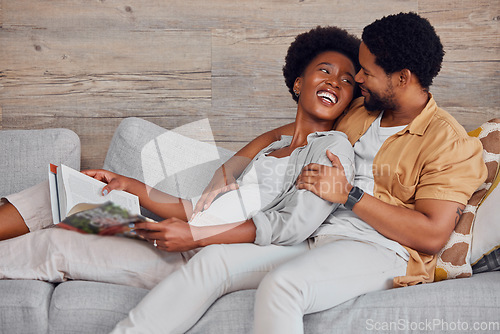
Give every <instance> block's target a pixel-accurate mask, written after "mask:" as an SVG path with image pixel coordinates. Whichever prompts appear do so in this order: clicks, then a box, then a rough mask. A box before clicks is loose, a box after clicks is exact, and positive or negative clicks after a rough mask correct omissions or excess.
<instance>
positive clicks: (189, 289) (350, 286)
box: [112, 238, 406, 334]
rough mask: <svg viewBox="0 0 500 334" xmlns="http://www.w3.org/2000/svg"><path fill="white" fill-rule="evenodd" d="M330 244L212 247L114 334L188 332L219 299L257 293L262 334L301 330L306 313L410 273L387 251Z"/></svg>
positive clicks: (174, 276) (347, 243)
mask: <svg viewBox="0 0 500 334" xmlns="http://www.w3.org/2000/svg"><path fill="white" fill-rule="evenodd" d="M330 241H331V242H329V243H326V244H324V245H322V246H321V247H318V248H313V249H310V248H309V245H308V243H307V242H303V243H301V244H299V245H296V246H275V245H271V246H257V245H253V244H233V245H212V246H208V247H206V248H204V249H203V250H201V251H200V252H199V253H198V254H196V255H195V256H194V257H193V258H192V259H191V260H190V261H189V262H188V264H187V265H185V266H183V267H182V268H181V269H179V270H177V271H176V272H174V273H173V274H172V275H170V276H168V277H167V278H166V279H164V280H163V281H162V282H161V283H160V284H158V285H157V286H156V287H155V288H154V289H153V290H151V291H150V293H149V294H148V295H147V296H146V297H145V298H144V299H143V300H142V301H141V302H140V303H139V305H137V307H136V308H134V309H133V310H132V311H131V312H130V314H129V317H128V318H126V319H125V320H123V321H121V322H120V323H119V324H118V325H117V326H116V328H115V330H114V331H113V332H112V333H114V334H117V333H184V332H186V331H187V330H188V329H189V328H190V327H191V326H193V325H194V324H195V323H196V322H197V321H198V319H200V318H201V317H202V316H203V314H204V313H205V312H206V310H207V309H208V308H209V307H210V305H212V303H213V302H215V300H217V298H219V297H221V296H222V295H224V294H227V293H229V292H232V291H236V290H243V289H254V288H258V290H257V298H256V304H255V324H254V331H255V333H259V334H262V333H273V334H275V333H287V334H288V333H302V332H303V324H302V318H303V315H304V314H308V313H312V312H318V311H321V310H325V309H328V308H330V307H333V306H335V305H338V304H340V303H342V302H344V301H346V300H348V299H351V298H353V297H355V296H358V295H361V294H364V293H367V292H370V291H375V290H383V289H388V288H390V287H391V286H392V279H393V278H394V277H395V276H400V275H403V274H405V272H406V261H405V260H403V259H402V258H401V257H399V256H398V255H397V254H396V253H394V252H393V251H391V250H388V249H387V248H384V247H382V246H379V245H376V244H372V243H366V242H362V241H356V240H346V239H341V238H339V239H333V238H332V239H331V240H330Z"/></svg>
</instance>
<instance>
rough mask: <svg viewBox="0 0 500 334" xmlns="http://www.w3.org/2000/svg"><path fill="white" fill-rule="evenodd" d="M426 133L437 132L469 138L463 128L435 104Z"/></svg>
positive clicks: (433, 133)
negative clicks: (434, 110)
mask: <svg viewBox="0 0 500 334" xmlns="http://www.w3.org/2000/svg"><path fill="white" fill-rule="evenodd" d="M426 133H428V135H431V136H432V135H435V134H437V133H446V134H447V135H448V136H450V137H454V138H457V139H459V138H462V139H463V138H469V135H468V134H467V131H466V130H465V128H464V127H463V126H462V125H461V124H460V123H459V122H458V121H457V119H456V118H455V117H453V116H452V115H451V114H450V113H449V112H447V111H446V110H444V109H442V108H440V107H438V106H436V112H435V113H434V115H433V117H432V118H431V120H430V122H429V126H428V128H427V131H426Z"/></svg>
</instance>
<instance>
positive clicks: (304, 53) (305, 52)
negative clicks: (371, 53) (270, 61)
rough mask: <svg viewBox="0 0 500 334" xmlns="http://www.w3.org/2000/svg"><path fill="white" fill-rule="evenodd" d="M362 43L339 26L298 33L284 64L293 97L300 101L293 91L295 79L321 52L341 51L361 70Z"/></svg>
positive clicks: (288, 85)
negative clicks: (360, 54) (360, 50)
mask: <svg viewBox="0 0 500 334" xmlns="http://www.w3.org/2000/svg"><path fill="white" fill-rule="evenodd" d="M360 44H361V41H360V40H359V38H357V37H356V36H354V35H351V34H349V33H348V32H347V31H346V30H343V29H340V28H338V27H331V26H326V27H321V26H318V27H316V28H314V29H311V30H309V31H308V32H305V33H302V34H300V35H298V36H297V37H296V38H295V41H293V42H292V44H291V45H290V47H289V48H288V52H287V54H286V57H285V65H284V66H283V76H284V77H285V83H286V85H287V87H288V90H289V91H290V94H292V97H293V99H294V100H295V101H298V97H296V96H295V94H294V92H293V85H294V83H295V79H297V78H298V77H300V76H302V74H303V73H304V70H305V69H306V67H307V65H309V63H310V62H311V61H312V60H313V59H314V58H315V57H316V56H318V55H319V54H320V53H323V52H326V51H335V52H339V53H341V54H343V55H344V56H346V57H347V58H349V59H350V60H351V61H352V63H353V64H354V68H355V70H356V72H357V71H359V68H360V66H359V59H358V54H359V45H360Z"/></svg>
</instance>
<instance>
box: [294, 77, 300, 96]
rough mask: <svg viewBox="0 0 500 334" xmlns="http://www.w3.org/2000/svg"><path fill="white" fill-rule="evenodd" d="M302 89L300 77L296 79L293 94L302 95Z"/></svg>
mask: <svg viewBox="0 0 500 334" xmlns="http://www.w3.org/2000/svg"><path fill="white" fill-rule="evenodd" d="M301 88H302V77H298V78H297V79H295V82H294V84H293V92H294V93H295V96H297V97H298V96H299V95H300V89H301Z"/></svg>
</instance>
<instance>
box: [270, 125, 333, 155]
mask: <svg viewBox="0 0 500 334" xmlns="http://www.w3.org/2000/svg"><path fill="white" fill-rule="evenodd" d="M333 132H336V131H335V130H330V131H316V132H312V133H310V134H308V135H307V143H310V142H311V140H312V139H315V138H319V137H323V136H328V135H330V134H332V133H333ZM292 139H293V136H286V135H282V136H281V139H280V140H278V141H275V142H274V143H272V144H271V145H269V146H268V147H267V148H266V149H265V151H264V152H265V154H267V153H269V152H272V151H275V150H278V149H280V148H283V147H286V146H290V144H291V143H292Z"/></svg>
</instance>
